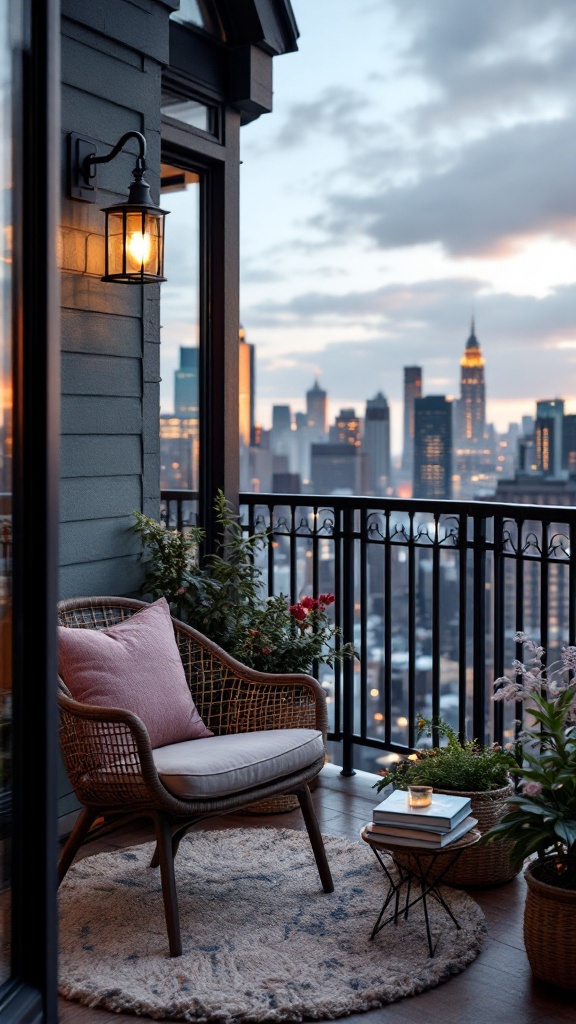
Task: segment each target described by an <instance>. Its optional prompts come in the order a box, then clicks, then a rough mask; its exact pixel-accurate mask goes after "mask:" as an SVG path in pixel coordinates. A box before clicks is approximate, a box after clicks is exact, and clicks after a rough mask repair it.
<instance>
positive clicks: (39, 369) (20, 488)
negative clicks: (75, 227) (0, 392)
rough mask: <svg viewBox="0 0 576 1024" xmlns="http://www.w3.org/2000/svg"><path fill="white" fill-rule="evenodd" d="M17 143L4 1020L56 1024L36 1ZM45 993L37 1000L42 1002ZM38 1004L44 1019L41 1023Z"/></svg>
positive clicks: (46, 161) (47, 179)
mask: <svg viewBox="0 0 576 1024" xmlns="http://www.w3.org/2000/svg"><path fill="white" fill-rule="evenodd" d="M26 10H27V22H28V23H27V24H26V26H25V28H26V32H25V41H24V48H23V53H22V65H21V74H22V108H21V111H20V112H19V116H17V117H16V118H15V122H16V127H17V128H18V125H20V126H21V135H20V137H18V135H17V137H16V138H15V140H14V160H15V174H14V181H15V190H16V191H15V194H14V201H15V217H14V228H15V244H14V264H13V266H14V278H15V283H16V287H15V300H16V301H15V305H14V310H15V313H14V323H15V326H16V338H15V354H14V375H15V418H14V419H15V422H14V455H15V458H14V601H13V616H14V651H13V665H14V671H13V679H14V703H13V713H14V788H13V870H12V892H13V912H12V919H13V922H12V928H13V934H12V971H13V976H14V980H15V982H16V983H17V984H20V985H21V986H23V987H22V988H21V989H18V988H16V989H15V988H12V989H10V990H9V991H8V992H7V993H6V998H8V997H9V1003H8V1005H6V1004H4V1005H2V1006H1V1007H0V1020H6V1021H8V1020H9V1021H10V1024H19V1022H22V1024H23V1022H25V1021H26V1022H30V1021H37V1020H40V1019H42V1021H44V1022H46V1024H52V1022H54V1024H55V1022H56V1021H57V1007H56V996H57V915H56V852H57V834H56V763H57V726H56V701H55V692H56V667H57V649H56V601H57V571H58V442H59V392H60V387H59V385H60V359H59V281H58V275H57V270H56V253H55V249H56V237H57V226H58V219H59V167H60V151H59V99H60V67H59V54H60V39H59V34H60V10H59V3H58V0H29V3H28V5H27V7H26ZM34 993H36V995H35V994H34ZM35 999H39V1000H40V1003H41V1008H42V1016H41V1017H40V1016H38V1013H37V1002H36V1001H35Z"/></svg>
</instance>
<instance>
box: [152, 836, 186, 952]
mask: <svg viewBox="0 0 576 1024" xmlns="http://www.w3.org/2000/svg"><path fill="white" fill-rule="evenodd" d="M154 823H155V825H156V850H157V852H158V856H159V862H160V878H161V881H162V898H163V900H164V914H165V916H166V930H167V932H168V945H169V948H170V956H181V955H182V939H181V937H180V920H179V917H178V897H177V895H176V880H175V878H174V857H173V855H172V829H171V828H170V825H169V824H168V822H167V821H166V819H165V818H162V817H160V816H158V817H157V818H155V822H154Z"/></svg>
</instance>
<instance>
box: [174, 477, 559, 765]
mask: <svg viewBox="0 0 576 1024" xmlns="http://www.w3.org/2000/svg"><path fill="white" fill-rule="evenodd" d="M162 498H163V516H164V517H165V519H166V521H167V522H168V523H169V524H170V525H171V526H172V527H175V526H177V527H180V528H182V527H185V526H186V524H187V523H190V522H193V521H194V510H195V495H194V493H193V492H186V491H164V492H163V495H162ZM240 501H241V522H242V524H243V528H244V529H245V530H246V531H248V532H249V533H254V532H256V531H266V532H267V543H266V547H265V551H264V555H263V559H262V569H263V578H264V579H265V580H266V584H267V589H268V593H269V594H279V593H283V594H286V596H287V597H289V598H290V601H291V602H293V601H295V600H297V599H298V597H299V595H302V594H303V593H308V594H312V595H317V594H318V593H325V592H331V593H333V594H334V595H335V598H336V600H335V604H334V616H335V623H336V625H337V626H339V627H340V629H341V640H342V642H347V641H352V642H353V643H354V644H355V646H356V649H357V650H358V653H359V659H358V660H357V661H355V662H351V661H350V660H346V662H345V663H344V664H343V665H342V666H340V665H337V666H336V668H335V670H334V671H332V670H329V669H327V668H326V666H320V667H319V669H320V671H319V672H318V666H316V671H317V674H318V677H319V678H320V681H321V682H322V684H323V686H324V688H325V690H326V692H327V697H328V701H329V706H330V727H331V732H330V737H329V738H330V743H331V755H332V759H333V760H334V762H335V763H337V764H340V765H342V768H343V772H344V774H345V775H350V774H351V773H352V772H353V771H354V769H355V768H360V769H362V770H366V771H371V772H375V771H378V770H379V768H380V767H382V766H385V765H386V764H387V763H388V762H389V761H390V760H391V759H394V758H397V757H398V755H401V754H407V753H410V751H411V750H413V749H414V746H415V742H416V735H415V721H416V717H417V712H419V711H422V712H424V713H426V714H427V715H433V716H435V717H436V716H438V715H441V716H442V717H443V718H444V719H445V720H446V721H447V722H448V723H449V724H450V725H452V726H453V728H455V729H456V730H457V731H458V732H459V734H460V736H461V737H464V736H468V738H472V737H474V738H476V739H478V740H480V741H481V742H489V741H497V742H499V743H507V742H510V741H512V740H513V739H514V735H515V731H517V730H518V728H519V724H518V723H519V720H520V718H521V716H522V706H521V705H519V706H517V707H503V705H502V703H494V702H493V701H492V700H491V695H492V692H493V681H494V679H496V678H497V677H498V676H501V675H503V674H504V672H505V671H506V670H507V669H508V670H510V668H511V664H512V661H513V659H514V658H515V657H519V656H520V653H521V652H520V648H518V649H516V647H515V644H514V642H513V637H514V634H515V632H516V631H517V630H523V631H525V632H526V633H528V634H530V635H533V636H534V637H535V638H537V639H539V641H540V642H541V643H542V645H543V646H544V647H545V648H546V650H547V651H548V655H549V658H550V660H552V659H553V658H556V657H557V656H558V655H559V653H560V650H561V648H562V646H563V645H564V644H565V643H569V644H573V643H574V642H575V639H574V638H575V617H576V561H575V560H574V558H571V552H572V551H576V544H575V538H576V532H575V531H576V510H575V509H573V508H567V507H552V506H532V505H503V504H494V503H488V502H458V501H432V500H431V501H428V500H402V499H399V498H359V497H335V496H329V497H328V496H318V495H309V496H301V495H300V496H294V495H278V494H242V495H241V497H240ZM436 740H437V737H436Z"/></svg>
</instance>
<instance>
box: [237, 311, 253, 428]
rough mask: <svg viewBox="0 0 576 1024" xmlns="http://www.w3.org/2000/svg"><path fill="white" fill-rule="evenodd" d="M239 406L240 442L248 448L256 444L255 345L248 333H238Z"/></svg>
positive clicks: (241, 330) (242, 329)
mask: <svg viewBox="0 0 576 1024" xmlns="http://www.w3.org/2000/svg"><path fill="white" fill-rule="evenodd" d="M238 383H239V394H238V405H239V427H240V440H241V442H242V443H243V444H244V445H246V447H248V445H251V444H254V392H255V374H254V345H251V344H250V343H249V342H248V341H246V331H245V330H244V328H243V327H242V324H240V330H239V331H238Z"/></svg>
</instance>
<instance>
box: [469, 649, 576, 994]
mask: <svg viewBox="0 0 576 1024" xmlns="http://www.w3.org/2000/svg"><path fill="white" fill-rule="evenodd" d="M514 639H515V641H516V642H517V643H521V644H522V645H523V646H524V648H525V650H526V653H527V655H528V658H527V664H524V663H523V662H520V661H516V662H515V663H514V669H515V673H516V675H515V678H514V679H510V678H508V677H507V676H503V677H501V678H500V679H497V680H496V683H495V686H496V692H495V694H494V699H495V700H506V701H512V702H516V701H520V700H521V701H528V702H529V715H530V716H531V718H532V720H533V721H532V723H531V724H530V725H529V726H528V727H527V728H525V729H524V730H523V732H522V733H521V734H520V741H521V743H522V748H523V761H524V763H523V766H522V767H521V768H520V769H519V771H518V774H519V776H520V778H521V780H522V782H521V789H520V792H519V794H518V795H517V796H512V797H510V798H509V799H508V802H507V811H506V813H505V815H504V816H503V818H502V820H501V821H500V822H499V823H498V824H497V825H495V826H494V827H493V828H492V829H491V830H490V832H489V833H488V834H487V836H486V841H487V842H488V843H492V842H494V841H501V840H502V839H505V840H506V841H508V842H511V843H512V860H513V863H514V864H515V865H516V866H517V867H518V868H520V867H521V866H522V864H523V863H524V861H525V860H526V858H527V857H533V856H534V855H536V856H535V859H532V860H530V861H529V863H528V865H527V867H526V870H525V878H526V882H527V885H528V892H527V898H526V907H525V913H524V942H525V945H526V952H527V954H528V960H529V962H530V966H531V969H532V972H533V974H534V975H535V977H536V978H539V979H540V980H541V981H545V982H549V983H551V984H554V985H558V986H560V987H562V988H567V989H576V679H575V678H574V671H575V670H576V647H565V648H564V649H563V651H562V657H561V658H560V659H559V660H558V661H557V662H555V663H553V664H552V665H549V666H546V661H545V651H544V649H543V648H542V647H540V646H538V645H537V644H536V643H534V641H533V640H531V639H530V638H529V637H527V636H526V635H525V634H524V633H518V634H516V636H515V638H514Z"/></svg>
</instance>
